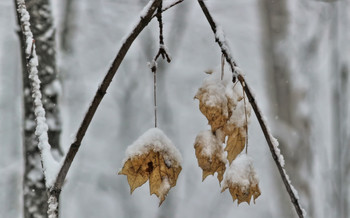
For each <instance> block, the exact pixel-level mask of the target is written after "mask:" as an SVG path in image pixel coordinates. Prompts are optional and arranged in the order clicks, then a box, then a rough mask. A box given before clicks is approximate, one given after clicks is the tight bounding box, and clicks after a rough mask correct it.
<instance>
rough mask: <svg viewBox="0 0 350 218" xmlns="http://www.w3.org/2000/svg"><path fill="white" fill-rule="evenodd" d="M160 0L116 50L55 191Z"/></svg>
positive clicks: (152, 3) (151, 4)
mask: <svg viewBox="0 0 350 218" xmlns="http://www.w3.org/2000/svg"><path fill="white" fill-rule="evenodd" d="M161 1H162V0H151V1H150V2H149V3H148V4H147V5H146V7H145V8H144V9H143V10H142V12H141V14H140V15H139V18H140V19H139V21H138V22H137V24H136V25H135V26H134V28H133V29H132V31H131V32H130V33H129V34H128V35H127V36H126V37H125V38H124V40H123V42H122V45H121V47H120V49H119V51H118V54H117V56H116V57H115V59H114V61H113V63H112V65H111V67H110V68H109V70H108V72H107V74H106V76H105V78H104V79H103V81H102V83H101V85H100V87H99V88H98V90H97V92H96V94H95V97H94V98H93V100H92V102H91V104H90V107H89V109H88V111H87V113H86V114H85V117H84V119H83V121H82V123H81V125H80V127H79V130H78V132H77V134H76V137H75V140H74V142H73V143H72V144H71V146H70V148H69V150H68V153H67V155H66V157H65V159H64V162H63V165H62V167H61V169H60V172H59V174H58V176H57V179H56V181H55V184H54V186H53V189H54V190H56V191H59V190H61V188H62V186H63V183H64V180H65V178H66V175H67V173H68V170H69V168H70V166H71V164H72V162H73V160H74V157H75V155H76V153H77V152H78V150H79V148H80V145H81V141H82V140H83V138H84V136H85V133H86V131H87V129H88V127H89V125H90V122H91V120H92V118H93V117H94V115H95V112H96V110H97V108H98V106H99V105H100V103H101V101H102V98H103V97H104V95H105V94H106V91H107V89H108V87H109V85H110V83H111V82H112V79H113V77H114V75H115V73H116V72H117V70H118V68H119V66H120V64H121V63H122V61H123V59H124V57H125V55H126V53H127V52H128V50H129V48H130V46H131V45H132V43H133V42H134V40H135V39H136V38H137V36H138V35H139V33H140V32H141V31H142V30H143V29H144V28H145V27H146V26H147V25H148V23H149V22H150V21H151V20H152V16H153V14H154V12H155V11H156V10H157V8H158V6H159V4H160V3H161Z"/></svg>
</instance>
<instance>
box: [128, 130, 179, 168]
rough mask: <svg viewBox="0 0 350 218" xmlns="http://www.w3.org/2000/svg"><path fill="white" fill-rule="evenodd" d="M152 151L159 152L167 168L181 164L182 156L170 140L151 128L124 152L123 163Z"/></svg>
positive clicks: (161, 132) (159, 131)
mask: <svg viewBox="0 0 350 218" xmlns="http://www.w3.org/2000/svg"><path fill="white" fill-rule="evenodd" d="M151 150H153V151H154V152H160V153H161V154H162V155H163V157H164V161H165V162H166V164H167V165H168V166H174V167H177V166H179V165H180V164H181V162H182V156H181V154H180V152H179V150H178V149H177V148H176V147H175V146H174V144H173V143H172V142H171V141H170V139H169V138H168V137H167V136H166V135H165V134H164V133H163V131H162V130H160V129H158V128H151V129H149V130H147V131H146V132H145V133H144V134H143V135H141V136H140V137H139V138H138V139H137V140H136V141H135V142H134V143H132V144H131V145H130V146H128V148H127V149H126V151H125V156H126V157H125V159H124V160H123V165H124V163H125V162H126V161H127V160H128V159H130V158H132V157H134V156H139V155H142V154H145V153H147V152H149V151H151Z"/></svg>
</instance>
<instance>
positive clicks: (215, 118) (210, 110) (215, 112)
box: [195, 88, 228, 132]
mask: <svg viewBox="0 0 350 218" xmlns="http://www.w3.org/2000/svg"><path fill="white" fill-rule="evenodd" d="M214 90H215V89H214ZM214 90H211V89H205V88H200V89H199V90H198V93H197V95H196V96H195V98H196V99H198V100H199V109H200V111H201V112H202V114H203V115H204V116H205V117H206V118H207V120H208V123H209V125H210V126H211V130H212V131H213V132H215V131H216V130H217V129H219V128H220V127H223V126H224V125H225V123H226V122H227V120H228V109H227V99H226V96H225V95H224V94H223V93H217V90H215V91H214ZM214 96H215V97H214Z"/></svg>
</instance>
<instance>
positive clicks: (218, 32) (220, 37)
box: [198, 0, 305, 218]
mask: <svg viewBox="0 0 350 218" xmlns="http://www.w3.org/2000/svg"><path fill="white" fill-rule="evenodd" d="M198 3H199V5H200V6H201V8H202V11H203V13H204V15H205V16H206V18H207V20H208V22H209V24H210V26H211V28H212V30H213V32H214V34H215V40H216V42H217V43H218V44H219V46H220V48H221V52H222V53H223V55H224V56H225V58H226V61H227V62H228V63H229V65H230V67H231V70H232V73H233V76H234V77H237V78H238V80H239V82H240V83H241V84H242V86H243V88H244V91H245V93H246V95H247V97H248V99H249V102H250V104H251V105H252V107H253V110H254V112H255V115H256V117H257V119H258V121H259V124H260V127H261V129H262V131H263V133H264V136H265V138H266V141H267V144H268V146H269V148H270V151H271V154H272V157H273V159H274V161H275V163H276V166H277V168H278V171H279V173H280V175H281V177H282V181H283V183H284V185H285V187H286V189H287V192H288V194H289V196H290V199H291V201H292V203H293V205H294V207H295V210H296V212H297V214H298V216H299V217H300V218H303V217H304V216H305V210H304V209H303V208H302V207H301V205H300V201H299V197H298V193H297V191H296V190H295V188H294V187H293V186H292V184H291V181H290V179H289V176H288V175H287V173H286V171H285V169H284V159H283V156H282V154H281V152H280V149H279V147H278V142H277V140H276V139H275V138H274V137H273V136H272V134H271V132H270V130H269V128H268V127H267V124H266V120H265V119H264V116H263V114H262V112H261V110H260V108H259V107H258V105H257V103H256V99H255V96H254V94H253V93H252V91H251V89H250V88H249V86H248V84H247V82H246V81H245V79H244V77H243V75H242V74H241V73H240V70H239V69H238V67H237V64H236V63H235V61H234V60H233V58H232V55H231V52H230V49H229V47H228V43H227V41H226V40H225V35H224V33H223V31H222V28H221V27H220V26H218V25H217V23H216V22H215V21H214V19H213V17H212V16H211V14H210V12H209V10H208V8H207V6H206V4H205V3H204V1H203V0H198Z"/></svg>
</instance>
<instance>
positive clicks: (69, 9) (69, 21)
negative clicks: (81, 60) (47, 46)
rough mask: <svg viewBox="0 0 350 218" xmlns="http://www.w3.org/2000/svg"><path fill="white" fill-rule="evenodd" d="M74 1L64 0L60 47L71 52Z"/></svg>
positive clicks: (74, 13) (74, 12) (73, 27)
mask: <svg viewBox="0 0 350 218" xmlns="http://www.w3.org/2000/svg"><path fill="white" fill-rule="evenodd" d="M75 7H76V6H75V2H74V0H66V1H65V7H64V11H63V22H62V31H61V40H60V42H61V45H60V46H61V47H60V48H62V50H63V51H64V52H67V53H70V52H72V49H73V45H72V41H73V34H74V30H75V28H76V27H75V16H76V10H75Z"/></svg>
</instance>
